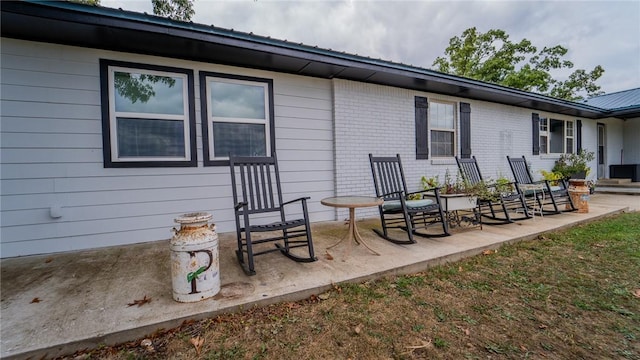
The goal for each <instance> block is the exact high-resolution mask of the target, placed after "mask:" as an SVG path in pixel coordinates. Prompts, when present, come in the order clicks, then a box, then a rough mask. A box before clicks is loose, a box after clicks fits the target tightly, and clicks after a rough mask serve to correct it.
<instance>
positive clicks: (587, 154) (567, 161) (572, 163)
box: [543, 150, 595, 179]
mask: <svg viewBox="0 0 640 360" xmlns="http://www.w3.org/2000/svg"><path fill="white" fill-rule="evenodd" d="M593 159H595V154H594V152H593V151H584V150H583V151H582V152H580V153H579V154H562V155H561V156H560V158H559V159H558V160H557V161H556V163H555V165H554V166H553V169H552V171H553V172H554V173H556V174H559V175H560V176H561V178H562V179H569V178H571V176H573V175H574V174H577V173H581V172H584V173H585V176H586V175H589V172H590V171H591V168H590V167H589V162H590V161H593ZM543 175H544V174H543Z"/></svg>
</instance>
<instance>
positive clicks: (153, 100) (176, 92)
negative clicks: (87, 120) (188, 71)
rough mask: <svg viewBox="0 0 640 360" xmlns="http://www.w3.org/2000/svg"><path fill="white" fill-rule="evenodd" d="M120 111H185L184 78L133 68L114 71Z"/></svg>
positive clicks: (176, 112) (116, 106)
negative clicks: (133, 69) (126, 70)
mask: <svg viewBox="0 0 640 360" xmlns="http://www.w3.org/2000/svg"><path fill="white" fill-rule="evenodd" d="M114 88H115V93H114V98H115V108H116V111H118V112H131V113H147V114H172V115H183V114H184V89H183V79H182V78H180V77H169V76H157V75H149V74H143V73H134V72H122V71H115V72H114Z"/></svg>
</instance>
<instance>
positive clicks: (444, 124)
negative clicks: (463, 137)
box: [429, 101, 456, 157]
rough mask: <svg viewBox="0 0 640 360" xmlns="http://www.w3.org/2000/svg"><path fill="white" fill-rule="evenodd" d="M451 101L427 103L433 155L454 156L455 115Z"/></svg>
mask: <svg viewBox="0 0 640 360" xmlns="http://www.w3.org/2000/svg"><path fill="white" fill-rule="evenodd" d="M454 109H455V106H454V104H452V103H441V102H435V101H431V102H430V103H429V133H430V140H431V154H432V155H433V157H453V156H455V154H456V153H455V149H456V144H455V139H456V117H455V111H454Z"/></svg>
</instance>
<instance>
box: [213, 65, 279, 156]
mask: <svg viewBox="0 0 640 360" xmlns="http://www.w3.org/2000/svg"><path fill="white" fill-rule="evenodd" d="M212 82H221V83H228V84H238V85H247V86H252V87H262V88H263V90H264V91H263V94H264V100H263V103H264V119H255V118H230V117H215V116H213V111H212V104H211V96H210V91H211V88H210V86H209V85H210V84H211V83H212ZM202 86H205V96H206V104H207V119H206V121H207V131H208V143H209V144H208V145H209V154H204V156H207V157H208V159H209V160H210V161H215V160H228V159H229V157H228V156H217V157H216V156H215V147H214V140H213V138H214V136H213V123H214V122H219V123H234V124H261V125H264V130H265V142H266V144H265V145H266V146H265V147H266V149H265V150H266V155H267V156H269V154H271V135H270V134H271V126H270V125H271V119H270V111H269V84H268V83H267V82H263V81H250V80H239V79H231V78H225V77H219V76H206V77H205V84H203V85H202Z"/></svg>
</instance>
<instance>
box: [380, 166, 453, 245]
mask: <svg viewBox="0 0 640 360" xmlns="http://www.w3.org/2000/svg"><path fill="white" fill-rule="evenodd" d="M369 162H370V164H371V173H372V175H373V184H374V187H375V191H376V196H377V197H379V198H382V199H383V200H384V203H383V204H382V205H380V206H378V210H379V211H380V222H381V223H382V231H380V230H379V229H374V230H373V231H375V233H376V234H378V235H379V236H380V237H382V238H384V239H386V240H388V241H390V242H392V243H395V244H415V242H416V241H415V240H414V238H413V236H414V235H419V236H424V237H441V236H449V235H450V234H449V227H448V224H447V221H446V217H445V214H444V211H442V207H441V206H440V193H439V190H438V188H432V189H427V190H422V191H416V192H412V193H409V192H407V184H406V182H405V178H404V172H403V170H402V163H401V162H400V155H396V156H395V157H374V156H373V155H371V154H369ZM415 195H418V196H419V197H420V199H418V200H411V199H412V198H414V197H415ZM438 224H440V225H441V226H442V233H441V234H440V233H436V234H431V233H426V232H422V231H420V232H419V231H418V230H419V229H420V230H426V229H427V228H431V227H432V226H437V225H438ZM390 229H401V230H403V231H406V233H407V237H408V239H407V240H403V239H396V238H393V237H391V235H390V234H389V230H390Z"/></svg>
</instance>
